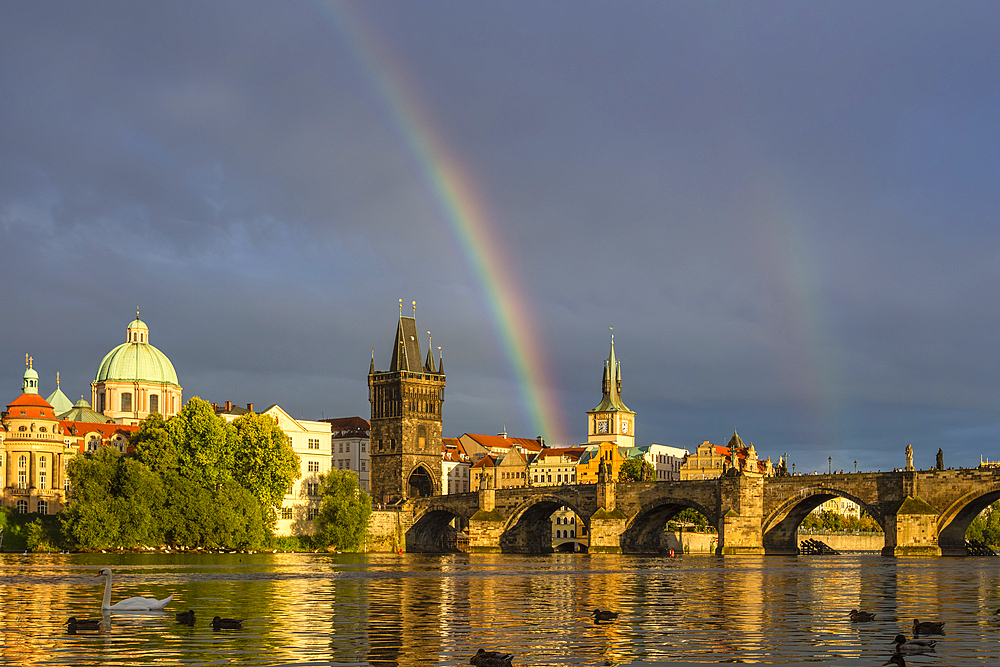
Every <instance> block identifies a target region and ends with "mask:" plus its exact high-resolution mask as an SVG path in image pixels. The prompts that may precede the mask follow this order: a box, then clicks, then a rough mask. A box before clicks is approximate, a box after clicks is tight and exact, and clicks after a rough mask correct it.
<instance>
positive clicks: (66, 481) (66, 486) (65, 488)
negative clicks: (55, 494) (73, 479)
mask: <svg viewBox="0 0 1000 667" xmlns="http://www.w3.org/2000/svg"><path fill="white" fill-rule="evenodd" d="M63 491H65V492H66V495H67V496H68V495H69V493H70V486H69V477H67V478H66V479H64V480H63Z"/></svg>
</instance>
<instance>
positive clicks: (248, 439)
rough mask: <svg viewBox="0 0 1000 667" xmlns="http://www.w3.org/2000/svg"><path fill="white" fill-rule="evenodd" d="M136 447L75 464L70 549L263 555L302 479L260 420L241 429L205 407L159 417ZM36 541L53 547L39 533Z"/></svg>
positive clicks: (66, 529)
mask: <svg viewBox="0 0 1000 667" xmlns="http://www.w3.org/2000/svg"><path fill="white" fill-rule="evenodd" d="M279 436H280V437H279ZM131 445H132V446H131V448H130V452H129V453H128V454H119V453H118V451H117V450H115V449H114V448H109V447H102V448H100V449H99V450H98V451H96V452H93V453H88V454H85V455H82V456H75V457H73V458H72V459H71V460H70V462H69V464H68V466H67V473H68V475H69V477H70V481H71V482H72V488H73V495H72V498H71V500H70V502H69V505H68V507H67V508H66V510H64V511H63V512H62V514H61V519H62V530H63V535H64V536H65V538H66V540H67V541H68V542H69V544H70V546H73V547H76V548H80V549H87V550H96V549H109V548H117V547H123V548H136V547H141V546H156V545H160V544H164V543H166V544H170V545H173V546H184V547H189V548H196V547H201V548H208V549H259V548H263V547H264V546H266V545H267V543H268V542H269V541H270V540H271V538H272V534H271V529H272V527H273V525H274V511H273V506H274V505H275V504H277V502H280V500H281V496H282V495H284V491H285V489H286V488H287V487H288V485H289V484H290V483H291V481H292V480H294V479H295V477H297V475H298V458H297V457H296V456H295V454H294V453H293V452H292V451H291V448H290V447H289V446H288V443H287V440H286V439H285V437H284V435H283V434H282V433H281V431H280V429H277V426H276V425H275V424H274V422H273V421H271V420H270V419H269V418H267V417H263V416H260V415H253V418H248V419H245V420H244V421H243V423H242V424H241V428H239V429H238V428H236V427H233V426H230V425H229V424H226V423H225V421H224V420H223V419H221V418H220V417H218V416H216V415H215V413H214V411H213V410H212V407H211V406H210V405H209V404H208V403H206V402H205V401H202V400H201V399H199V398H193V399H191V401H189V402H188V404H187V405H186V406H184V408H183V409H182V410H181V412H180V413H178V414H176V415H174V416H173V417H171V418H170V419H169V420H167V421H164V420H163V418H162V417H161V416H160V415H159V414H152V415H150V416H149V417H148V418H147V419H145V420H143V422H142V423H141V424H140V426H139V429H138V430H137V431H136V433H135V434H134V435H133V438H132V443H131ZM293 466H294V470H293V469H292V467H293ZM276 500H277V502H276ZM32 535H34V536H35V537H37V538H38V542H39V544H43V543H44V542H43V539H42V538H43V536H42V534H41V533H40V532H39V530H38V529H34V532H33V533H32Z"/></svg>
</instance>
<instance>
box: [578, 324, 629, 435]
mask: <svg viewBox="0 0 1000 667" xmlns="http://www.w3.org/2000/svg"><path fill="white" fill-rule="evenodd" d="M601 391H602V392H603V393H604V398H602V399H601V403H600V405H598V406H597V407H596V408H594V409H593V410H589V411H587V421H588V424H587V442H588V443H597V442H614V443H616V444H617V445H618V446H620V447H634V446H635V413H634V412H632V411H631V410H629V409H628V407H627V406H626V405H625V404H624V403H623V402H622V397H621V391H622V369H621V362H619V361H618V359H617V358H616V357H615V336H614V334H612V335H611V353H610V354H609V355H608V360H607V361H605V362H604V380H603V381H602V383H601Z"/></svg>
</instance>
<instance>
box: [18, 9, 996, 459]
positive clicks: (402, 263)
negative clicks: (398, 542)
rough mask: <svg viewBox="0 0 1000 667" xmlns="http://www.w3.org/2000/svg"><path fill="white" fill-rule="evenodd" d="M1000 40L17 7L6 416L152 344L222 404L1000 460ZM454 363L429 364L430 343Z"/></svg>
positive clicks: (912, 21)
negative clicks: (618, 374) (442, 381)
mask: <svg viewBox="0 0 1000 667" xmlns="http://www.w3.org/2000/svg"><path fill="white" fill-rule="evenodd" d="M997 34H1000V5H997V4H996V3H989V2H966V3H961V4H957V5H956V4H954V3H923V2H899V3H894V2H885V3H878V4H876V5H871V4H861V5H859V4H855V3H801V2H789V3H774V2H755V3H688V2H684V3H682V2H666V1H658V2H648V3H647V2H627V3H591V2H573V3H567V2H550V3H536V2H504V3H481V2H479V3H469V2H459V1H456V2H444V1H435V2H404V1H401V0H393V1H391V2H381V1H375V0H371V1H369V0H366V1H365V2H356V3H355V2H351V3H337V2H305V1H303V2H297V3H287V2H269V3H259V2H251V1H248V0H239V1H238V2H225V1H221V0H220V1H218V2H212V3H200V2H171V3H134V2H102V3H81V2H63V3H60V2H47V3H36V2H4V3H2V4H0V91H2V93H0V119H2V120H0V253H2V261H0V285H2V286H3V292H4V296H3V302H2V303H3V306H4V311H5V312H4V317H3V318H2V319H3V325H2V327H0V352H2V354H0V388H3V387H5V388H6V389H5V390H4V391H5V395H6V396H7V397H8V398H7V399H6V400H3V399H2V397H0V402H2V403H7V402H9V401H11V400H13V399H14V398H16V397H17V395H18V394H19V392H20V383H21V376H22V374H23V371H24V355H25V354H26V353H27V354H30V355H32V357H33V359H34V367H35V369H36V370H37V371H38V372H39V374H40V390H41V393H42V394H43V395H48V394H49V393H50V392H51V391H53V390H54V389H55V376H56V372H59V373H60V376H61V388H62V389H63V391H64V392H65V393H66V394H67V395H68V396H69V397H70V398H71V399H74V400H75V399H76V398H77V396H79V395H81V394H82V395H85V396H86V397H87V398H88V399H89V397H90V383H91V382H92V381H93V380H94V376H95V374H96V372H97V368H98V365H99V364H100V362H101V360H102V358H103V357H104V355H105V354H106V353H107V352H108V351H110V350H111V349H112V348H113V347H115V346H116V345H118V344H120V343H123V342H125V329H126V326H127V325H128V323H129V321H130V320H131V319H132V318H133V317H134V315H135V312H136V309H137V308H138V309H139V311H140V316H141V318H142V319H143V321H144V322H146V324H148V325H149V328H150V342H151V343H152V344H153V345H155V346H156V347H158V348H159V349H160V350H162V351H163V352H164V353H165V354H166V355H167V356H168V357H169V358H170V359H171V361H172V362H173V364H174V367H175V369H176V371H177V374H178V377H179V381H180V384H181V385H182V386H183V388H184V396H185V399H187V398H190V397H192V396H200V397H202V398H204V399H206V400H208V401H213V402H224V401H226V400H233V401H235V402H237V403H239V404H245V403H248V402H253V403H254V404H255V405H256V406H268V405H271V404H273V403H277V404H279V405H281V406H282V407H283V408H285V409H286V410H287V411H288V412H289V413H290V414H292V415H293V416H295V417H304V418H306V419H319V418H323V417H341V416H351V415H361V416H365V417H367V416H368V415H369V414H370V406H369V403H368V394H367V386H366V384H367V372H368V368H369V362H370V359H371V354H372V350H371V348H373V347H374V354H375V365H376V368H377V369H379V370H386V369H388V367H389V361H390V356H391V347H392V343H393V338H394V334H395V330H396V323H397V318H398V316H399V300H400V299H402V300H403V303H404V304H405V308H404V314H406V315H412V314H413V306H412V302H413V301H416V320H417V327H418V330H419V331H421V332H426V331H430V332H431V335H432V336H433V343H432V347H433V348H434V349H435V354H437V347H438V346H440V347H441V348H442V352H443V355H444V362H445V371H446V374H447V390H446V400H445V404H444V433H445V435H446V436H452V437H457V436H458V435H461V434H462V433H465V432H471V433H499V432H501V431H503V430H506V432H508V433H510V434H511V435H514V436H518V437H535V436H538V435H542V436H544V437H545V438H546V441H547V442H548V444H550V445H571V444H576V443H580V442H584V441H585V440H586V437H587V433H586V411H587V410H589V409H591V408H593V407H594V406H596V405H597V404H598V403H599V402H600V400H601V378H602V372H603V363H604V360H605V359H606V358H607V356H608V351H609V342H610V334H611V331H610V329H609V328H610V327H614V336H615V351H616V354H617V357H618V359H619V360H620V361H621V369H622V398H623V400H624V401H625V403H626V404H627V405H628V406H629V407H630V408H631V409H632V410H634V411H635V412H636V413H637V417H636V436H637V444H649V443H659V444H666V445H672V446H677V447H684V448H687V449H688V450H690V451H693V450H694V448H695V447H696V446H697V445H698V444H699V443H701V442H702V441H703V440H710V441H712V442H713V443H715V444H719V445H724V444H725V443H726V442H727V441H728V439H729V437H730V436H731V435H732V433H733V432H734V431H736V432H738V433H739V434H740V436H741V437H742V438H743V439H744V440H745V441H746V442H753V443H754V446H755V448H756V449H757V451H758V453H759V454H760V456H761V457H762V458H763V457H767V456H770V457H771V459H772V460H774V461H777V459H778V457H780V456H781V455H783V454H786V453H787V454H788V455H789V458H790V461H791V462H792V463H795V464H796V469H797V471H799V472H809V471H814V470H826V469H828V468H829V467H830V466H832V467H833V468H836V469H844V470H852V469H853V466H854V464H855V462H856V463H857V466H858V469H859V470H886V469H891V468H893V467H901V466H903V465H904V464H905V455H904V449H905V447H906V445H907V444H912V445H913V450H914V462H915V464H916V466H917V467H924V468H926V467H930V466H931V465H933V463H934V457H935V454H936V453H937V451H938V448H941V449H943V450H944V460H945V465H946V466H948V467H951V466H955V467H958V466H976V465H978V464H979V462H980V457H987V458H990V459H992V460H996V459H1000V447H998V440H1000V353H998V350H997V331H998V330H1000V311H998V306H997V293H998V286H1000V187H998V184H1000V113H998V109H1000V76H997V72H1000V49H998V48H997V46H996V35H997ZM421 346H422V351H423V353H424V354H425V355H426V350H427V341H426V339H425V340H423V341H421Z"/></svg>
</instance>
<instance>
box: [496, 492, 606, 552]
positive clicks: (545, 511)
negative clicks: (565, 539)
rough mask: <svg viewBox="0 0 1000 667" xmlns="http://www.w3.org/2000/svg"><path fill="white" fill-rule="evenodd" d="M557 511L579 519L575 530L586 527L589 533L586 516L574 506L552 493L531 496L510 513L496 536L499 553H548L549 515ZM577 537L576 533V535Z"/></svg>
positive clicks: (569, 500) (549, 540)
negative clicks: (573, 515) (565, 510)
mask: <svg viewBox="0 0 1000 667" xmlns="http://www.w3.org/2000/svg"><path fill="white" fill-rule="evenodd" d="M560 507H568V508H569V509H571V510H573V512H574V513H575V514H576V515H577V516H578V517H580V519H581V523H578V524H577V530H578V531H579V526H586V528H587V532H588V533H589V532H590V516H589V515H587V514H586V513H584V512H583V511H581V509H580V507H578V506H577V504H576V503H575V502H574V501H573V500H571V499H569V498H563V497H561V496H560V495H558V494H555V493H546V494H542V495H537V496H532V497H531V498H529V499H528V500H525V501H524V502H522V503H521V504H520V505H518V506H517V507H516V508H514V509H513V510H512V511H511V512H510V516H509V517H508V518H507V521H506V522H505V523H504V527H503V533H502V534H501V535H500V551H501V552H502V553H531V554H538V553H552V551H553V549H552V520H551V517H552V513H553V512H555V511H556V510H557V509H559V508H560ZM577 535H579V533H577Z"/></svg>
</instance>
